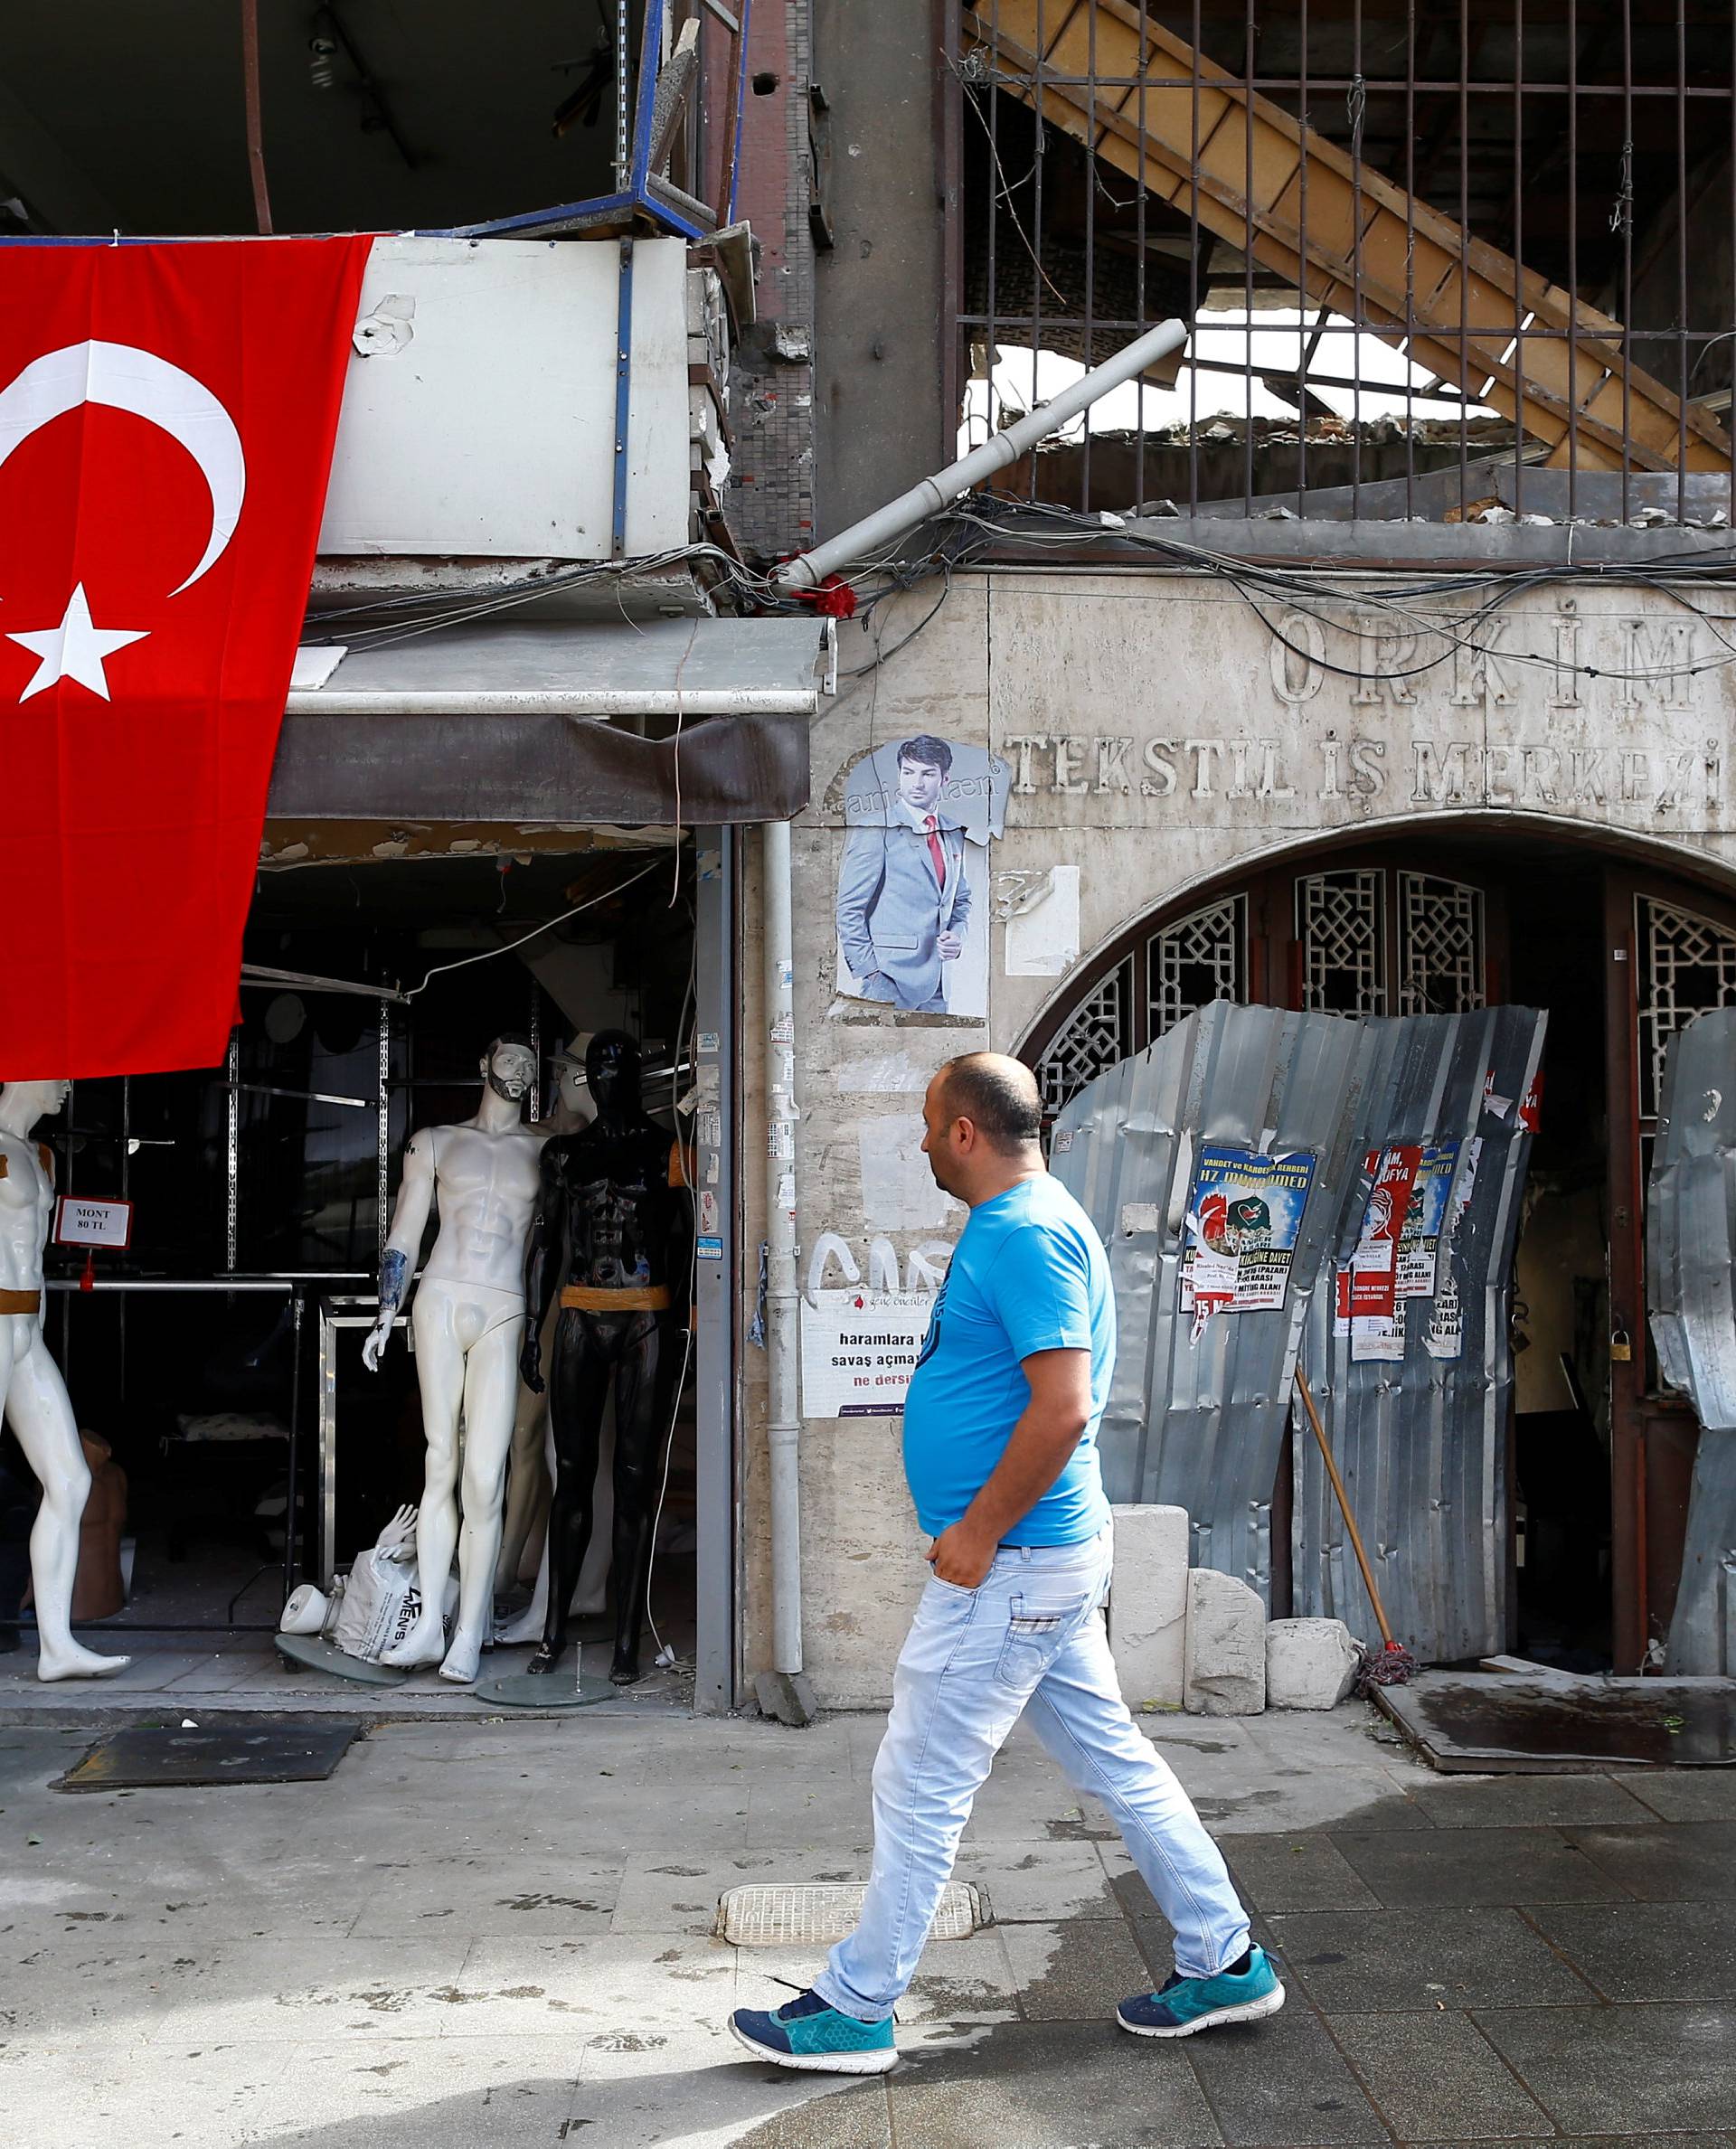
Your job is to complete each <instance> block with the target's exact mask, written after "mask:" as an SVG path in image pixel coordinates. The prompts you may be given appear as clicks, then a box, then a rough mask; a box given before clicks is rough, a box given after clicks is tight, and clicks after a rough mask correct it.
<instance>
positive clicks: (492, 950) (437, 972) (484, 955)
mask: <svg viewBox="0 0 1736 2149" xmlns="http://www.w3.org/2000/svg"><path fill="white" fill-rule="evenodd" d="M677 848H679V846H677ZM660 863H661V860H659V859H656V858H654V859H653V860H652V861H651V862H650V864H649V865H646V866H641V867H640V868H639V870H638V872H637V873H629V874H628V875H627V879H626V880H625V881H616V883H615V885H614V886H613V887H612V888H605V889H604V890H603V891H602V893H601V894H600V895H592V896H587V897H586V899H585V900H584V901H583V902H582V903H575V904H574V905H573V906H572V908H571V910H563V911H562V912H561V915H560V917H558V918H548V919H543V921H542V924H541V925H533V927H532V928H531V929H530V931H529V932H528V933H521V934H520V935H519V936H518V938H517V939H516V940H507V941H505V942H504V943H503V944H502V945H501V946H500V947H484V948H480V949H478V951H477V952H476V954H475V955H464V956H460V957H458V960H457V962H454V963H436V964H435V966H434V967H433V968H432V969H431V970H430V971H429V973H428V975H427V976H425V977H424V978H423V979H422V982H421V983H420V985H410V987H409V988H408V989H407V990H406V992H405V994H404V998H405V999H406V1000H413V999H414V998H415V997H416V995H417V994H418V993H424V992H426V991H427V990H428V988H429V985H431V984H432V983H433V981H434V979H435V978H437V977H441V976H445V974H446V973H447V972H448V970H465V969H467V968H468V967H469V966H470V965H471V964H472V963H487V962H492V961H493V960H494V958H495V957H496V956H502V955H511V953H512V952H513V950H514V948H515V947H524V943H525V942H526V941H527V940H534V939H535V938H537V936H538V935H539V934H540V933H549V932H552V931H553V930H554V928H555V927H556V926H558V925H565V924H566V922H567V920H568V919H570V918H577V917H578V915H579V913H580V911H581V910H595V909H596V907H597V905H598V904H599V903H606V902H607V901H608V900H609V897H610V896H612V895H619V894H620V893H621V892H622V891H623V890H624V889H628V888H631V887H632V886H633V884H634V882H635V881H643V880H644V879H645V877H646V874H647V873H655V872H656V870H657V867H658V865H659V864H660ZM357 989H358V990H361V991H366V990H368V989H369V988H367V987H365V986H362V987H358V988H357Z"/></svg>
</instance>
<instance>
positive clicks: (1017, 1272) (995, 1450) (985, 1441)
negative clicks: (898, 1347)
mask: <svg viewBox="0 0 1736 2149" xmlns="http://www.w3.org/2000/svg"><path fill="white" fill-rule="evenodd" d="M1038 1351H1089V1352H1090V1354H1091V1419H1090V1424H1089V1425H1088V1426H1087V1427H1086V1428H1085V1430H1084V1431H1083V1432H1082V1433H1081V1434H1080V1437H1079V1446H1078V1447H1076V1448H1075V1449H1074V1450H1073V1452H1072V1454H1071V1456H1069V1457H1068V1460H1067V1466H1066V1467H1065V1468H1064V1469H1063V1470H1062V1471H1061V1475H1060V1476H1059V1477H1058V1478H1057V1479H1056V1480H1055V1482H1054V1484H1053V1485H1052V1486H1051V1487H1050V1488H1049V1490H1048V1492H1046V1493H1045V1494H1043V1498H1042V1499H1041V1500H1039V1501H1038V1503H1037V1504H1036V1505H1035V1506H1034V1507H1033V1509H1032V1510H1031V1512H1030V1513H1029V1514H1027V1515H1026V1516H1025V1517H1024V1520H1023V1521H1021V1522H1015V1523H1014V1525H1013V1527H1012V1529H1011V1530H1009V1531H1008V1532H1007V1538H1006V1541H1007V1542H1009V1543H1012V1544H1079V1543H1082V1542H1083V1541H1085V1540H1086V1539H1088V1538H1091V1537H1095V1536H1096V1535H1097V1533H1098V1532H1099V1530H1101V1529H1102V1528H1104V1526H1105V1525H1106V1524H1107V1523H1108V1522H1109V1503H1108V1501H1107V1500H1106V1499H1105V1498H1104V1496H1103V1477H1102V1471H1101V1469H1100V1468H1099V1461H1098V1453H1097V1428H1098V1423H1099V1419H1101V1418H1102V1415H1103V1406H1104V1404H1105V1403H1106V1402H1107V1401H1108V1400H1109V1380H1110V1376H1111V1375H1112V1374H1113V1372H1114V1371H1115V1297H1114V1294H1113V1292H1112V1291H1111V1289H1110V1286H1109V1256H1108V1255H1107V1254H1106V1253H1105V1252H1104V1251H1103V1241H1102V1240H1101V1239H1099V1237H1098V1235H1097V1232H1096V1230H1095V1228H1094V1227H1093V1225H1092V1223H1091V1220H1090V1217H1089V1216H1087V1215H1086V1213H1085V1211H1083V1210H1082V1209H1081V1208H1080V1205H1079V1203H1078V1202H1076V1201H1074V1199H1073V1197H1072V1196H1071V1194H1070V1193H1069V1192H1067V1190H1066V1188H1065V1187H1063V1186H1061V1184H1060V1183H1058V1182H1057V1181H1055V1180H1054V1179H1052V1178H1051V1177H1050V1176H1049V1174H1048V1173H1046V1172H1044V1173H1040V1174H1039V1175H1038V1176H1037V1177H1036V1178H1034V1179H1022V1180H1021V1181H1020V1182H1019V1183H1018V1184H1017V1185H1016V1186H1012V1187H1009V1188H1008V1189H1007V1191H1006V1192H1005V1193H1004V1194H996V1195H995V1198H994V1200H993V1201H989V1202H981V1203H980V1204H979V1205H978V1206H977V1208H975V1209H973V1210H972V1211H971V1212H970V1218H969V1221H968V1222H967V1224H966V1225H965V1229H964V1232H963V1235H962V1236H961V1237H960V1239H959V1240H958V1246H957V1247H956V1248H955V1249H953V1256H952V1262H951V1266H950V1267H949V1268H948V1270H947V1277H946V1281H945V1283H944V1284H943V1285H942V1286H941V1288H940V1293H939V1296H938V1297H937V1298H936V1300H935V1303H934V1312H933V1315H932V1316H931V1317H930V1319H929V1332H928V1334H927V1336H926V1337H925V1338H924V1340H923V1343H922V1349H921V1353H920V1355H919V1357H918V1359H917V1362H916V1371H915V1372H914V1373H913V1374H912V1376H911V1378H910V1394H909V1396H908V1397H907V1398H906V1400H905V1404H904V1475H905V1477H906V1478H907V1479H908V1481H909V1483H910V1497H911V1499H913V1500H914V1501H915V1503H916V1513H917V1519H918V1521H919V1522H920V1523H921V1525H922V1527H923V1529H924V1530H926V1531H928V1532H929V1534H930V1535H931V1536H935V1537H938V1536H939V1534H940V1532H941V1531H943V1530H947V1529H950V1527H951V1526H952V1524H953V1523H954V1522H958V1519H959V1517H960V1516H961V1515H962V1514H963V1513H964V1512H965V1510H966V1509H967V1507H968V1506H969V1505H970V1503H971V1502H972V1501H973V1500H974V1499H975V1498H976V1497H977V1494H978V1493H979V1492H981V1490H982V1488H983V1486H984V1485H986V1483H987V1481H988V1478H989V1477H990V1475H992V1474H993V1472H994V1469H995V1465H996V1464H997V1463H998V1462H999V1461H1000V1459H1001V1456H1002V1454H1003V1452H1004V1451H1005V1447H1006V1443H1007V1439H1008V1437H1009V1436H1010V1435H1011V1433H1012V1431H1013V1428H1014V1425H1016V1424H1017V1422H1018V1420H1019V1418H1020V1415H1021V1414H1022V1413H1023V1411H1024V1407H1025V1405H1026V1404H1027V1403H1028V1402H1029V1401H1030V1400H1031V1383H1030V1382H1029V1381H1027V1380H1026V1379H1025V1377H1024V1366H1023V1364H1022V1361H1023V1360H1024V1359H1026V1358H1029V1357H1031V1356H1032V1355H1033V1353H1035V1352H1038Z"/></svg>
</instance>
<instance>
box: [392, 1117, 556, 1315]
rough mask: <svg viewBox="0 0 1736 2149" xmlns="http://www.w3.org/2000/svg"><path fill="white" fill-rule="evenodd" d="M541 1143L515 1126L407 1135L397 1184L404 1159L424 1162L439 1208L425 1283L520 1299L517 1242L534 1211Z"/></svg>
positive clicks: (467, 1124)
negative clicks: (478, 1288) (432, 1280)
mask: <svg viewBox="0 0 1736 2149" xmlns="http://www.w3.org/2000/svg"><path fill="white" fill-rule="evenodd" d="M544 1139H545V1136H543V1134H542V1131H541V1129H539V1128H537V1127H533V1126H520V1125H518V1124H517V1122H516V1121H514V1124H513V1125H512V1126H508V1127H505V1128H498V1129H497V1128H493V1127H488V1126H482V1125H481V1124H479V1121H478V1120H476V1119H468V1120H465V1121H463V1122H461V1123H460V1124H459V1125H458V1126H431V1127H424V1128H423V1129H422V1131H421V1132H420V1134H417V1135H414V1136H411V1138H410V1146H409V1148H408V1149H407V1150H406V1152H405V1158H404V1174H405V1177H406V1178H408V1177H409V1176H410V1169H411V1164H410V1160H411V1158H412V1157H415V1158H416V1159H417V1162H418V1163H419V1164H421V1163H424V1162H425V1164H426V1169H427V1170H428V1172H429V1175H430V1176H431V1177H432V1179H433V1182H434V1187H435V1192H436V1198H437V1200H438V1202H439V1217H440V1229H439V1235H438V1236H437V1237H436V1239H435V1240H434V1247H433V1250H432V1252H431V1253H430V1254H429V1257H428V1263H427V1266H426V1267H425V1268H424V1269H423V1270H422V1276H423V1279H424V1280H425V1281H426V1280H427V1279H428V1278H429V1277H439V1279H440V1280H441V1281H442V1282H446V1283H455V1284H483V1285H486V1286H487V1287H489V1288H490V1289H492V1290H496V1291H510V1292H513V1293H514V1294H515V1295H518V1296H522V1295H523V1293H524V1235H525V1233H526V1231H527V1230H529V1229H530V1221H531V1212H532V1211H533V1209H534V1208H535V1206H536V1189H537V1178H538V1167H539V1164H540V1163H541V1160H542V1144H543V1141H544ZM419 1153H421V1154H419ZM412 1258H413V1257H412Z"/></svg>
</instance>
